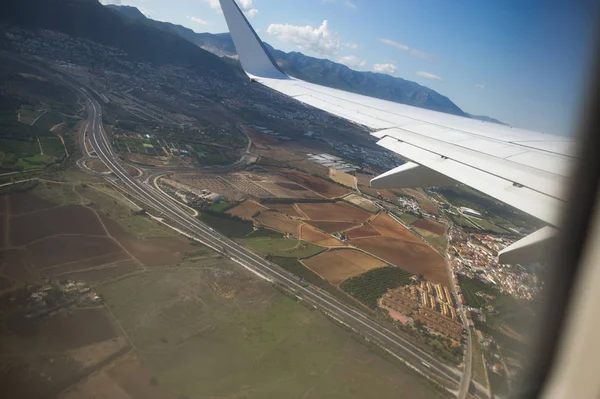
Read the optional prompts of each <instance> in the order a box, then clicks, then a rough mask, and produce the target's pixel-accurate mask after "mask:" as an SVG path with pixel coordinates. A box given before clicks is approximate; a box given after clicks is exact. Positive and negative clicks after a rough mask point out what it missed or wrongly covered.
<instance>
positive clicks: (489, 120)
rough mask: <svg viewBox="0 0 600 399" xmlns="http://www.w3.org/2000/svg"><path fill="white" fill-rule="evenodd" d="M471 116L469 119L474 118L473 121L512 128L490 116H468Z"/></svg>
mask: <svg viewBox="0 0 600 399" xmlns="http://www.w3.org/2000/svg"><path fill="white" fill-rule="evenodd" d="M467 115H468V116H469V118H473V119H477V120H480V121H484V122H491V123H497V124H499V125H505V126H510V125H508V124H506V123H504V122H502V121H499V120H498V119H495V118H490V117H489V116H485V115H473V114H467Z"/></svg>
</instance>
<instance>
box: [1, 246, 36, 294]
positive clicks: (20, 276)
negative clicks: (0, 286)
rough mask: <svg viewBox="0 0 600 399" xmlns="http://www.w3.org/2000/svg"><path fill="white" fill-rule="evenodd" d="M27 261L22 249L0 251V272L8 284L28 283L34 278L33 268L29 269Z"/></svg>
mask: <svg viewBox="0 0 600 399" xmlns="http://www.w3.org/2000/svg"><path fill="white" fill-rule="evenodd" d="M27 263H28V262H27V252H26V251H24V250H18V249H7V250H4V251H0V274H1V275H2V276H3V277H4V278H5V279H6V280H7V281H8V282H9V286H12V285H14V284H18V283H28V282H30V281H32V280H34V279H35V277H34V275H33V274H32V272H33V270H29V268H28V267H27ZM4 288H8V287H4Z"/></svg>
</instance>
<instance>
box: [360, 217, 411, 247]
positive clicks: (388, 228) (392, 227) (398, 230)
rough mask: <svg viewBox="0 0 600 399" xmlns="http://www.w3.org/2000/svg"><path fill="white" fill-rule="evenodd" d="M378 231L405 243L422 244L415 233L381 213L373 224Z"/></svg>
mask: <svg viewBox="0 0 600 399" xmlns="http://www.w3.org/2000/svg"><path fill="white" fill-rule="evenodd" d="M371 226H373V227H374V228H375V229H376V230H377V231H379V232H380V233H381V234H382V235H384V236H387V237H394V238H398V239H400V240H405V241H414V242H421V241H420V240H419V239H418V238H417V237H416V236H415V235H414V234H413V233H411V232H410V230H408V229H407V228H406V227H404V226H402V225H401V224H400V223H398V222H396V221H395V220H394V219H393V218H392V217H391V216H389V215H387V214H385V213H380V214H379V215H377V217H376V218H375V220H373V221H372V222H371Z"/></svg>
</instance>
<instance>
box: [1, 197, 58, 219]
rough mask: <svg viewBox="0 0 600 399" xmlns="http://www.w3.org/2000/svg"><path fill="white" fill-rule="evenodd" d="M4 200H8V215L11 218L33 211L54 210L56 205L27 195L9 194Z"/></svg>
mask: <svg viewBox="0 0 600 399" xmlns="http://www.w3.org/2000/svg"><path fill="white" fill-rule="evenodd" d="M5 198H6V199H9V200H10V214H11V215H12V216H15V215H20V214H23V213H28V212H33V211H40V210H42V209H48V208H54V207H55V206H56V204H53V203H51V202H48V201H46V200H44V199H42V198H40V197H36V196H35V195H31V194H29V193H16V194H11V195H10V196H6V197H5Z"/></svg>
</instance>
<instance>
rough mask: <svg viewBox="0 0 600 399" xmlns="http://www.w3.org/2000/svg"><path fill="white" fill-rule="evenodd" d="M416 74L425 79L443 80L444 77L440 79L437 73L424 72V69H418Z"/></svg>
mask: <svg viewBox="0 0 600 399" xmlns="http://www.w3.org/2000/svg"><path fill="white" fill-rule="evenodd" d="M417 75H419V76H420V77H422V78H425V79H433V80H444V79H442V78H441V77H439V76H437V75H434V74H432V73H429V72H425V71H418V72H417Z"/></svg>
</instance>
